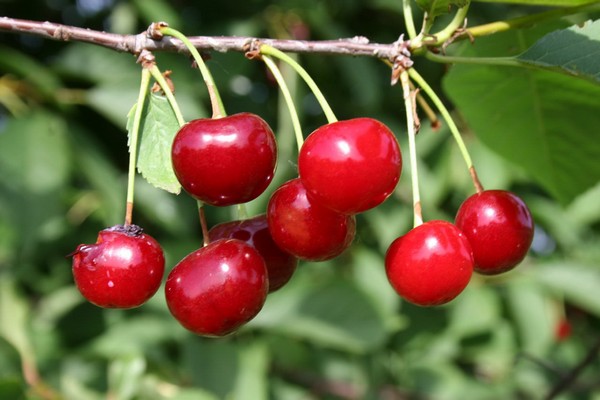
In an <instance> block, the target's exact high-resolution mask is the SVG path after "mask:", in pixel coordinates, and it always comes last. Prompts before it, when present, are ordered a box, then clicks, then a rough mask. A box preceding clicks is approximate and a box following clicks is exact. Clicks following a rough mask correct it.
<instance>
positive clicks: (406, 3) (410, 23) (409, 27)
mask: <svg viewBox="0 0 600 400" xmlns="http://www.w3.org/2000/svg"><path fill="white" fill-rule="evenodd" d="M410 1H411V0H402V11H403V14H404V25H406V32H407V33H408V37H409V38H411V39H414V38H416V37H417V29H416V28H415V20H414V18H413V13H412V7H411V5H410Z"/></svg>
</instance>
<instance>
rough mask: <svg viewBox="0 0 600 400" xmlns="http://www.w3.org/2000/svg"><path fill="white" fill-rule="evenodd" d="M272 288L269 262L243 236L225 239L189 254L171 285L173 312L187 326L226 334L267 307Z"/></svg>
mask: <svg viewBox="0 0 600 400" xmlns="http://www.w3.org/2000/svg"><path fill="white" fill-rule="evenodd" d="M268 291H269V282H268V280H267V270H266V267H265V262H264V260H263V259H262V257H261V256H260V254H259V253H258V251H257V250H256V249H255V248H254V247H252V246H250V245H249V244H247V243H244V242H242V241H241V240H237V239H220V240H216V241H214V242H211V243H209V244H208V245H206V246H204V247H201V248H200V249H198V250H196V251H194V252H192V253H190V254H188V255H187V256H186V257H185V258H184V259H183V260H181V261H180V262H179V263H178V264H177V265H176V266H175V267H174V268H173V270H172V271H171V273H170V274H169V276H168V278H167V283H166V285H165V294H166V299H167V306H168V307H169V311H170V312H171V314H173V316H174V317H175V319H177V320H178V321H179V323H181V325H183V326H184V327H185V328H186V329H188V330H190V331H192V332H194V333H196V334H198V335H204V336H225V335H227V334H229V333H231V332H233V331H235V330H236V329H237V328H239V327H240V326H242V325H243V324H245V323H246V322H248V321H250V320H251V319H252V318H254V316H256V314H258V312H259V311H260V310H261V309H262V306H263V304H264V302H265V299H266V297H267V293H268Z"/></svg>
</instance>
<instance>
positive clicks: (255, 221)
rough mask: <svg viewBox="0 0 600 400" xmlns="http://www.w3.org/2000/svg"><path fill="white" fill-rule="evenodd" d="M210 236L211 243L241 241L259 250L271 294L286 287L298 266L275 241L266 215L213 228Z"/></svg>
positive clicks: (295, 260)
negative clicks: (223, 240) (264, 265)
mask: <svg viewBox="0 0 600 400" xmlns="http://www.w3.org/2000/svg"><path fill="white" fill-rule="evenodd" d="M208 236H209V238H210V240H211V241H214V240H218V239H239V240H241V241H243V242H246V243H248V244H249V245H250V246H252V247H254V248H255V249H256V250H258V252H259V253H260V255H261V256H262V257H263V259H264V260H265V264H266V266H267V273H268V277H269V293H270V292H274V291H276V290H277V289H279V288H281V287H282V286H283V285H285V284H286V283H287V282H288V281H289V280H290V278H291V277H292V275H293V274H294V271H295V270H296V266H297V265H298V259H297V258H296V257H294V256H293V255H291V254H289V253H286V252H285V251H283V250H281V249H280V248H279V246H277V245H276V244H275V242H274V241H273V238H272V237H271V233H270V232H269V226H268V224H267V216H266V214H261V215H258V216H256V217H254V218H250V219H246V220H242V221H231V222H225V223H222V224H219V225H216V226H213V227H212V228H211V229H210V231H209V232H208Z"/></svg>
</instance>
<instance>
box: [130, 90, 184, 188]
mask: <svg viewBox="0 0 600 400" xmlns="http://www.w3.org/2000/svg"><path fill="white" fill-rule="evenodd" d="M136 107H137V104H136V105H134V106H133V108H132V109H131V111H130V112H129V114H128V117H127V131H128V132H129V133H131V130H132V127H133V115H134V112H135V108H136ZM178 130H179V124H178V123H177V118H176V117H175V113H174V112H173V110H172V109H171V106H170V105H169V102H168V101H167V99H166V98H165V97H163V96H160V95H157V94H154V93H153V94H151V95H150V96H148V100H147V101H146V107H145V109H144V112H143V114H142V121H141V124H140V138H139V149H138V159H137V169H138V171H139V172H140V173H141V174H142V176H143V177H144V178H145V179H146V180H147V181H148V182H149V183H150V184H152V185H153V186H155V187H157V188H159V189H163V190H166V191H168V192H170V193H175V194H178V193H179V192H180V191H181V186H180V185H179V182H178V181H177V177H176V176H175V173H174V172H173V166H172V164H171V143H172V142H173V138H174V136H175V134H176V133H177V131H178Z"/></svg>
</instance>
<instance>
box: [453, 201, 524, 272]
mask: <svg viewBox="0 0 600 400" xmlns="http://www.w3.org/2000/svg"><path fill="white" fill-rule="evenodd" d="M456 226H458V228H459V229H460V230H462V231H463V232H464V233H465V235H466V236H467V239H469V242H470V243H471V247H472V248H473V256H474V258H475V271H477V272H479V273H481V274H485V275H495V274H499V273H502V272H506V271H509V270H511V269H513V268H514V267H515V266H517V265H518V264H519V263H520V262H521V261H523V259H524V258H525V256H526V255H527V251H528V250H529V247H530V246H531V241H532V240H533V219H532V217H531V213H530V211H529V209H528V208H527V205H526V204H525V203H524V202H523V200H521V199H520V198H519V197H518V196H516V195H515V194H513V193H511V192H508V191H505V190H484V191H483V192H481V193H476V194H474V195H472V196H470V197H469V198H468V199H467V200H465V201H464V202H463V204H462V205H461V206H460V208H459V209H458V212H457V214H456Z"/></svg>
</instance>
